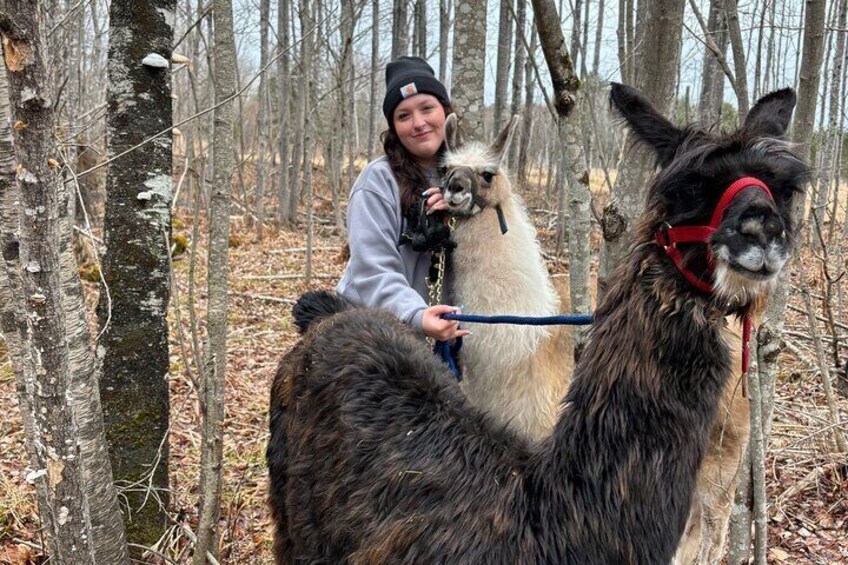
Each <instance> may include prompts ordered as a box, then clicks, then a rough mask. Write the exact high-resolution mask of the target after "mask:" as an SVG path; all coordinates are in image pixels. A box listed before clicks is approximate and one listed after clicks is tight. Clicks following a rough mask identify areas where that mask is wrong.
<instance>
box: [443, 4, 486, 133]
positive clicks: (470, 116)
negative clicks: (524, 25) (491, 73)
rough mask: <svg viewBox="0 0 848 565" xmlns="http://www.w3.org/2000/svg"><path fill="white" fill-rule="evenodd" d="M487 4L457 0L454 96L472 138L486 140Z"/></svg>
mask: <svg viewBox="0 0 848 565" xmlns="http://www.w3.org/2000/svg"><path fill="white" fill-rule="evenodd" d="M485 62H486V10H485V4H484V5H482V6H481V5H480V3H478V2H473V1H471V0H457V2H456V17H455V21H454V30H453V64H452V65H451V68H452V73H451V85H452V86H451V98H452V100H453V103H454V110H456V113H457V116H458V117H459V119H460V122H459V123H460V124H461V126H462V129H463V131H464V132H465V134H466V135H467V136H468V137H469V139H483V137H484V133H485V132H484V131H483V89H484V85H485V81H484V79H485V75H486V65H485Z"/></svg>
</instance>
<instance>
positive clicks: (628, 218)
mask: <svg viewBox="0 0 848 565" xmlns="http://www.w3.org/2000/svg"><path fill="white" fill-rule="evenodd" d="M683 6H684V2H683V1H682V0H645V1H644V2H640V3H639V14H638V17H639V19H638V21H637V28H638V30H637V33H638V37H637V38H636V41H635V45H637V46H638V49H637V51H636V53H635V68H634V76H633V79H634V81H633V82H634V83H635V86H636V87H637V88H638V89H640V90H641V91H642V92H643V93H645V95H646V96H648V98H650V99H651V101H652V102H653V103H654V105H655V106H656V107H657V108H658V109H659V110H660V111H662V112H663V113H664V114H666V115H667V116H670V115H671V110H672V107H673V103H674V95H675V92H676V83H677V70H678V65H679V62H680V49H681V40H682V35H681V30H682V27H683ZM655 38H662V41H657V40H654V39H655ZM652 171H653V157H652V156H651V155H649V154H648V152H647V150H646V149H645V148H643V147H639V146H633V147H628V148H627V150H626V151H625V153H624V156H623V158H622V160H621V162H620V163H619V166H618V176H617V178H616V181H615V186H614V187H613V191H612V198H611V201H610V204H608V205H607V207H606V208H605V209H604V214H603V218H602V222H601V228H602V229H603V232H604V240H605V243H606V245H605V246H604V249H603V252H602V256H601V268H600V273H599V285H600V288H601V289H603V284H604V283H603V280H604V279H605V278H606V277H607V276H608V275H609V273H610V272H611V271H612V267H613V265H615V264H616V263H617V262H618V260H619V258H620V257H621V256H622V254H623V253H624V251H625V246H626V242H627V241H629V239H628V238H627V237H626V236H627V234H628V233H629V232H630V228H631V224H632V222H633V221H634V219H635V218H636V217H637V216H638V214H639V213H640V212H641V210H642V206H643V204H644V202H645V194H646V190H647V180H648V176H649V175H650V174H651V173H652Z"/></svg>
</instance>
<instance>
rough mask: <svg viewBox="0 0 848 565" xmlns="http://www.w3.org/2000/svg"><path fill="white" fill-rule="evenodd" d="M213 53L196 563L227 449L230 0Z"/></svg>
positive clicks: (213, 526) (214, 516)
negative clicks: (212, 149)
mask: <svg viewBox="0 0 848 565" xmlns="http://www.w3.org/2000/svg"><path fill="white" fill-rule="evenodd" d="M213 9H214V12H213V17H214V23H215V28H214V35H213V49H214V56H215V71H214V78H215V80H214V83H215V105H216V109H215V122H214V123H215V127H214V131H213V134H212V137H213V139H212V143H213V145H214V147H215V162H214V165H213V172H212V190H211V195H210V199H209V257H208V260H207V261H208V267H207V273H208V275H207V276H208V279H207V285H208V291H207V292H208V302H207V314H206V321H207V327H208V330H207V331H208V335H207V339H208V345H207V347H206V359H205V360H204V363H205V365H206V369H205V370H204V373H205V377H206V379H205V383H204V384H203V386H202V389H201V416H202V425H203V432H202V443H201V460H200V493H201V495H200V517H199V523H198V526H197V545H196V546H195V552H194V564H195V565H203V564H205V563H206V562H207V554H209V555H211V556H212V557H214V558H217V556H218V534H219V532H218V514H219V500H220V496H221V466H222V463H223V462H222V459H223V447H224V429H223V424H224V377H225V374H226V370H227V313H228V309H229V305H228V295H227V292H228V281H227V277H228V275H229V263H228V260H229V238H230V193H231V191H232V184H233V180H232V179H233V166H234V162H233V146H234V139H233V103H232V101H231V100H230V99H231V98H232V97H233V96H234V94H235V88H236V80H235V69H236V65H235V58H236V51H235V39H234V36H233V7H232V2H231V0H213Z"/></svg>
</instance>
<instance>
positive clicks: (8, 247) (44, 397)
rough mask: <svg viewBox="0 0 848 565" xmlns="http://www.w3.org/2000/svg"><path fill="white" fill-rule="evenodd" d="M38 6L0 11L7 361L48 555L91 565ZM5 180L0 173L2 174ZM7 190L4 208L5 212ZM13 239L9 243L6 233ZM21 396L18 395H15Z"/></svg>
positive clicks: (11, 5) (50, 97)
mask: <svg viewBox="0 0 848 565" xmlns="http://www.w3.org/2000/svg"><path fill="white" fill-rule="evenodd" d="M45 12H46V10H45V6H43V5H42V4H41V3H40V2H32V1H27V2H22V1H15V0H9V1H6V2H4V3H2V4H0V35H2V40H3V54H4V57H5V63H6V69H7V70H8V82H9V107H10V108H11V115H10V118H11V120H12V123H15V124H18V127H15V128H14V138H13V146H14V152H15V160H16V165H15V169H16V180H17V189H18V191H19V201H18V211H17V218H15V217H14V216H15V213H14V212H12V211H10V210H8V209H7V207H6V206H4V208H5V209H4V210H3V216H2V218H3V220H4V221H5V220H12V221H15V224H16V225H7V224H5V223H4V227H3V236H4V237H3V242H2V243H3V249H2V253H3V259H4V261H5V263H6V266H7V268H8V267H11V269H8V270H7V271H6V276H5V277H4V278H5V279H6V280H8V281H9V282H10V283H11V284H10V286H7V287H6V288H8V289H9V290H10V291H11V293H12V294H13V296H12V297H11V298H12V303H13V304H12V308H11V309H9V308H8V307H6V306H4V308H3V310H4V316H3V319H2V328H3V333H4V335H7V334H14V333H17V336H12V340H11V342H12V347H15V346H16V345H18V346H20V347H21V349H22V351H19V352H18V353H19V354H20V357H17V359H15V358H13V360H14V361H15V363H16V367H15V374H16V376H17V377H18V382H17V390H18V392H19V396H20V398H19V400H20V406H21V411H22V412H25V413H26V414H25V415H24V416H23V420H24V423H25V427H26V428H27V436H28V439H29V440H30V445H29V446H28V452H29V454H30V465H31V467H32V468H33V469H34V470H33V471H31V472H30V473H29V474H28V480H30V482H33V483H34V484H35V485H36V492H37V495H38V502H39V511H40V512H39V513H40V517H41V520H42V523H43V526H44V532H45V533H46V545H47V551H48V553H49V554H50V556H51V560H52V561H55V562H56V563H59V564H63V565H64V564H68V565H70V564H74V565H76V564H82V565H84V564H87V563H95V562H96V561H95V560H96V555H95V551H94V543H93V541H94V540H93V532H92V523H91V514H90V506H89V500H88V497H87V496H86V491H85V475H84V472H83V468H82V467H83V466H82V458H81V452H80V445H79V436H78V426H77V422H76V419H75V414H74V410H73V402H74V399H73V396H72V395H73V391H72V390H71V381H72V374H71V371H72V366H71V362H70V359H69V353H68V342H67V337H66V328H65V319H66V314H65V311H64V303H63V296H62V273H61V265H60V251H59V250H60V246H61V236H62V234H61V229H60V225H59V222H58V218H59V216H60V215H61V210H62V207H63V206H65V207H66V206H67V201H64V202H63V201H62V197H61V195H60V186H61V182H62V178H61V176H60V174H59V167H58V157H59V155H58V153H57V149H56V146H55V143H54V139H53V134H54V119H55V115H54V112H55V107H54V100H55V98H54V93H53V91H52V88H51V86H50V80H49V76H48V72H47V68H46V60H45V49H46V38H47V27H46V22H45V21H44V19H43V18H44V15H45ZM4 178H5V179H6V180H8V179H9V176H8V173H5V174H4ZM7 194H9V195H10V194H11V192H10V191H9V189H8V186H6V187H4V190H3V194H2V196H3V197H4V198H3V203H4V204H7V203H8V201H6V196H7ZM16 230H17V231H18V238H17V241H16V240H15V239H14V232H15V231H16ZM21 393H22V394H21Z"/></svg>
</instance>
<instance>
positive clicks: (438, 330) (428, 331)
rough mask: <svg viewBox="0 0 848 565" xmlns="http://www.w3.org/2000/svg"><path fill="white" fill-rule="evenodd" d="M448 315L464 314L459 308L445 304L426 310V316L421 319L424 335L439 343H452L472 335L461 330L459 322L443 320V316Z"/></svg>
mask: <svg viewBox="0 0 848 565" xmlns="http://www.w3.org/2000/svg"><path fill="white" fill-rule="evenodd" d="M448 313H451V314H462V312H461V311H460V310H459V308H457V307H455V306H446V305H444V304H437V305H436V306H430V307H429V308H427V309H426V310H424V315H423V317H422V318H421V327H422V329H423V330H424V335H426V336H427V337H432V338H433V339H435V340H437V341H450V340H452V339H455V338H458V337H463V336H466V335H468V334H469V333H471V332H469V331H468V330H461V329H459V322H457V321H456V320H444V319H442V314H448Z"/></svg>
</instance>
